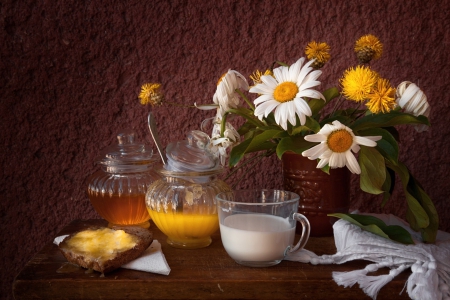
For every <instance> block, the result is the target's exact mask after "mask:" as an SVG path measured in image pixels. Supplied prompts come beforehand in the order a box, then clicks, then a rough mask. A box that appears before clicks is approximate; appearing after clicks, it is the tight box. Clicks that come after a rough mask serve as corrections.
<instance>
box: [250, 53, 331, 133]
mask: <svg viewBox="0 0 450 300" xmlns="http://www.w3.org/2000/svg"><path fill="white" fill-rule="evenodd" d="M304 61H305V58H304V57H302V58H300V59H299V60H298V61H297V62H296V63H294V64H293V65H292V66H290V67H285V66H281V67H278V68H276V69H274V70H273V74H274V75H273V76H271V75H263V76H261V81H262V83H260V84H257V85H256V86H254V87H252V88H251V89H250V91H249V92H251V93H257V94H260V96H259V97H258V98H256V99H255V101H254V103H255V106H256V109H255V116H257V117H258V118H259V119H260V120H262V118H263V117H267V116H268V115H269V114H270V113H271V112H272V111H273V110H275V121H276V122H277V124H278V125H280V126H281V127H282V128H283V129H284V130H287V122H288V121H289V123H291V124H292V125H296V115H297V116H298V117H299V118H300V123H301V125H304V124H305V122H306V116H311V114H312V112H311V108H310V107H309V105H308V103H307V102H306V101H305V99H304V97H308V98H317V99H318V98H321V99H323V100H325V97H324V96H323V95H322V94H321V93H320V92H318V91H316V90H313V89H311V88H312V87H315V86H317V85H319V84H320V81H317V80H316V79H317V78H318V77H319V76H320V74H322V71H320V70H314V71H312V70H313V68H312V67H310V65H311V64H312V63H313V62H314V60H310V61H309V62H308V63H306V64H305V65H304V66H303V67H302V65H303V63H304ZM311 71H312V72H311Z"/></svg>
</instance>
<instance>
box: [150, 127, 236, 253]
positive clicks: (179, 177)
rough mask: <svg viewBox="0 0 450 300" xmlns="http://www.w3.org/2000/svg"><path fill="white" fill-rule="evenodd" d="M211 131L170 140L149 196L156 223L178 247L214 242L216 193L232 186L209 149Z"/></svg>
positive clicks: (185, 247)
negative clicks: (206, 146) (220, 175)
mask: <svg viewBox="0 0 450 300" xmlns="http://www.w3.org/2000/svg"><path fill="white" fill-rule="evenodd" d="M207 139H209V137H207V135H205V134H204V133H202V132H199V131H191V132H190V133H189V134H188V139H187V141H180V142H175V143H172V144H169V145H168V147H167V150H166V154H167V159H168V162H167V164H166V165H164V167H160V168H158V172H159V173H160V174H161V175H162V178H161V179H159V180H157V181H155V182H154V183H153V184H151V185H150V187H149V188H148V190H147V194H146V197H145V201H146V205H147V209H148V211H149V213H150V216H151V218H152V221H153V222H154V223H155V225H156V226H157V227H158V228H159V229H160V230H161V231H162V232H163V233H164V234H165V235H167V243H168V244H169V245H171V246H173V247H175V248H182V249H195V248H202V247H207V246H209V245H210V244H211V242H212V240H211V234H213V233H214V232H216V231H217V230H218V229H219V220H218V216H217V207H216V199H215V196H216V195H217V194H219V193H221V192H225V191H230V190H231V188H230V186H229V185H228V184H226V183H225V182H224V181H223V180H221V179H219V177H218V175H219V174H220V173H222V172H223V168H221V167H220V166H219V165H218V163H217V161H216V160H215V159H214V158H213V157H212V156H211V154H210V153H209V152H208V151H206V149H205V144H207V141H206V140H207Z"/></svg>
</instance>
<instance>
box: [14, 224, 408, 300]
mask: <svg viewBox="0 0 450 300" xmlns="http://www.w3.org/2000/svg"><path fill="white" fill-rule="evenodd" d="M93 225H96V226H106V222H105V221H103V220H76V221H73V222H72V223H70V224H69V225H68V226H66V227H65V228H64V229H63V230H62V231H61V232H60V234H59V235H62V234H70V233H73V232H75V231H77V230H80V229H83V228H88V227H90V226H93ZM151 230H152V231H153V235H154V238H155V239H156V240H158V241H159V242H160V243H161V246H162V251H163V253H164V255H165V257H166V260H167V262H168V264H169V266H170V268H171V272H170V274H169V275H168V276H165V275H159V274H152V273H146V272H140V271H133V270H127V269H121V268H120V269H118V270H116V271H113V272H112V273H109V274H107V275H106V276H104V277H103V276H101V274H100V273H97V272H93V273H88V272H86V270H84V269H81V268H72V269H70V268H69V269H68V268H64V267H63V266H66V265H67V261H66V259H65V258H64V257H63V256H62V254H61V253H60V252H59V250H58V247H57V246H56V245H54V244H52V243H49V244H48V245H46V246H45V247H44V248H43V249H42V250H41V251H40V252H39V253H37V254H36V256H35V257H34V258H33V259H31V260H30V261H29V262H28V263H27V265H26V266H25V267H24V269H23V270H22V271H21V272H20V274H19V275H18V276H17V277H16V279H15V281H14V284H13V291H14V296H15V299H16V300H21V299H370V298H369V297H368V296H367V295H365V294H364V292H363V291H362V290H361V289H360V288H359V287H358V286H356V285H355V286H353V287H352V288H344V287H341V286H338V285H337V284H336V283H335V282H334V281H333V280H332V277H331V273H332V272H333V271H352V270H356V269H362V268H364V267H365V266H366V265H367V264H368V262H365V261H354V262H349V263H345V264H342V265H311V264H304V263H299V262H290V261H282V262H281V263H280V264H279V265H277V266H273V267H268V268H250V267H244V266H241V265H238V264H237V263H235V262H234V261H233V260H232V259H231V258H230V257H229V256H228V255H227V253H226V252H225V249H224V248H223V246H222V242H221V240H220V234H219V232H217V233H215V234H214V235H213V236H212V239H213V242H212V244H211V245H210V246H209V247H206V248H203V249H196V250H184V249H175V248H172V247H171V246H169V245H168V244H167V243H166V237H165V236H164V234H163V233H161V231H160V230H158V228H157V227H156V226H155V225H154V224H153V223H152V225H151ZM305 248H306V249H308V250H311V251H313V252H315V253H316V254H319V255H321V254H334V253H335V252H336V248H335V246H334V240H333V238H332V237H322V238H310V240H309V241H308V244H307V245H306V247H305ZM61 267H63V269H61ZM64 269H65V271H62V272H61V270H64ZM58 270H59V271H58ZM387 272H388V270H387V269H386V270H383V272H382V273H387ZM409 275H410V271H405V272H403V273H402V274H400V275H399V276H397V278H395V279H394V280H393V281H392V282H390V283H388V284H387V285H386V286H385V287H383V288H382V289H381V291H380V293H379V295H378V298H377V299H409V297H408V294H407V292H406V290H405V291H403V292H402V290H403V288H404V285H405V282H406V280H407V278H408V276H409ZM401 292H402V293H401ZM400 293H401V295H400Z"/></svg>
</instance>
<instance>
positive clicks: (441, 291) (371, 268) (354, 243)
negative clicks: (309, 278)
mask: <svg viewBox="0 0 450 300" xmlns="http://www.w3.org/2000/svg"><path fill="white" fill-rule="evenodd" d="M371 215H373V216H375V217H378V218H380V219H382V220H383V221H384V222H385V223H386V224H387V225H400V226H402V227H404V228H405V229H407V230H408V231H410V233H411V234H412V236H413V239H415V242H416V244H415V245H404V244H400V243H397V242H394V241H391V240H388V239H385V238H382V237H380V236H377V235H375V234H373V233H370V232H368V231H364V230H362V229H361V228H360V227H358V226H356V225H353V224H351V223H350V222H348V221H345V220H339V221H337V222H336V223H335V224H334V225H333V230H334V239H335V243H336V249H337V252H336V254H333V255H322V256H317V255H316V254H315V253H313V252H311V251H308V250H306V249H303V250H302V251H298V252H296V253H293V254H288V256H287V257H286V258H285V259H286V260H291V261H299V262H303V263H311V264H342V263H345V262H348V261H352V260H368V261H371V262H374V263H373V264H369V265H367V266H366V267H365V268H364V269H362V270H355V271H350V272H333V274H332V276H333V279H334V281H335V282H336V283H337V284H338V285H342V286H344V287H349V286H350V287H351V286H353V285H354V284H355V283H358V284H359V286H360V287H361V289H363V291H364V292H365V293H366V294H367V295H368V296H370V297H372V298H373V299H376V297H377V294H378V292H379V291H380V289H381V288H382V287H383V286H384V285H386V284H387V283H389V282H390V281H391V280H392V279H393V278H394V277H395V276H397V275H398V274H400V273H401V272H403V271H404V270H406V269H409V268H411V271H412V274H411V275H410V276H409V278H408V280H407V286H406V288H407V292H408V295H409V296H410V297H411V299H420V300H427V299H430V300H440V299H450V291H449V287H450V234H449V233H446V232H443V231H439V232H438V235H437V239H436V243H435V244H424V243H421V242H419V240H420V235H418V234H417V233H416V232H414V231H412V230H411V229H410V228H409V226H408V224H407V223H406V222H405V221H403V220H401V219H399V218H397V217H395V216H393V215H376V214H371ZM384 267H388V268H390V272H389V274H385V275H379V276H369V275H368V274H369V273H371V272H375V271H377V270H378V269H380V268H384Z"/></svg>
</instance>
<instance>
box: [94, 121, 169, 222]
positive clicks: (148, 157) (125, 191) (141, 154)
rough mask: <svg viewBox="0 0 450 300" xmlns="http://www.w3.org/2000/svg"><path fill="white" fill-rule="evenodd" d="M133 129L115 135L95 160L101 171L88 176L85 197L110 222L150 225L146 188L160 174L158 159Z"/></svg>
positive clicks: (158, 177)
mask: <svg viewBox="0 0 450 300" xmlns="http://www.w3.org/2000/svg"><path fill="white" fill-rule="evenodd" d="M135 135H136V134H135V132H134V131H131V130H125V131H123V132H120V133H119V134H118V135H117V142H118V144H117V145H112V146H110V147H108V148H107V149H106V150H105V151H104V153H103V154H102V156H101V157H100V159H99V160H98V161H97V163H98V164H99V165H100V170H98V171H96V172H95V173H94V174H92V175H91V176H90V177H89V179H88V189H87V192H88V196H89V200H90V201H91V204H92V206H93V207H94V209H95V210H96V211H97V213H98V214H99V215H100V216H101V217H102V218H104V219H105V220H107V221H108V222H109V226H113V225H121V226H124V225H125V226H126V225H133V226H136V225H137V226H141V227H144V228H148V227H150V223H149V220H150V215H149V214H148V211H147V208H146V205H145V194H146V192H147V189H148V187H149V186H150V185H151V184H152V183H153V182H154V181H156V180H158V179H160V178H161V176H160V175H159V174H158V173H157V172H155V170H154V166H155V163H156V162H158V161H159V159H158V158H157V157H156V156H154V155H153V150H152V149H151V148H150V147H149V146H148V145H144V144H141V143H138V142H136V141H135Z"/></svg>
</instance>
